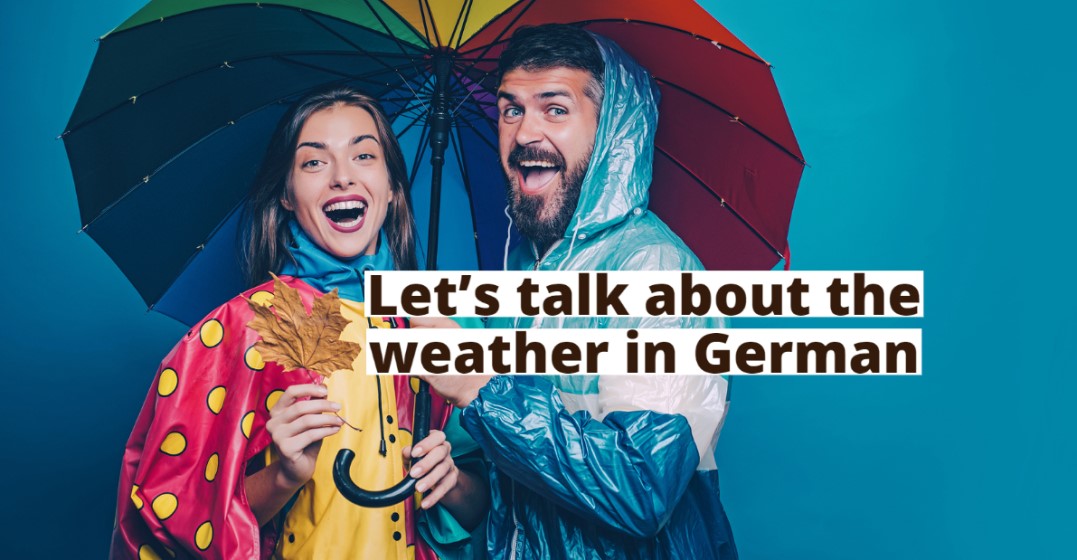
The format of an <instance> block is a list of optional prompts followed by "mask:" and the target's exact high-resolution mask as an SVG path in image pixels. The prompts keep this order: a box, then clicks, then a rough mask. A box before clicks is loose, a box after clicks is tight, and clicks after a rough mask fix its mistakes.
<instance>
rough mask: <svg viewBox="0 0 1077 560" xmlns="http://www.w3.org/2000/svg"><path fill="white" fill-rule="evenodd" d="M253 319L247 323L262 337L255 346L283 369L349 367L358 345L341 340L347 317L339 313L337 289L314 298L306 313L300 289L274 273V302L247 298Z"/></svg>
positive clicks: (324, 372) (316, 370) (329, 370)
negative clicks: (268, 305) (259, 301)
mask: <svg viewBox="0 0 1077 560" xmlns="http://www.w3.org/2000/svg"><path fill="white" fill-rule="evenodd" d="M247 303H248V304H249V305H250V306H251V309H253V310H254V319H252V320H251V321H250V322H249V323H247V326H248V327H250V328H252V329H254V330H255V331H256V332H257V333H258V334H259V335H260V336H261V337H262V340H260V341H258V342H256V343H255V345H254V348H255V349H256V350H258V352H259V353H260V354H261V355H262V359H263V360H265V361H267V362H276V363H278V364H280V366H281V367H283V368H284V370H285V371H292V370H296V369H305V370H307V371H312V372H314V373H318V374H320V375H323V376H325V377H329V376H330V375H331V374H332V373H333V372H335V371H338V370H342V369H351V367H352V361H354V360H355V357H356V356H358V355H359V351H360V346H359V344H356V343H354V342H347V341H344V340H340V333H341V332H342V331H343V330H344V328H345V327H347V326H348V320H347V319H345V318H344V316H343V315H341V314H340V296H338V295H337V291H336V289H334V290H333V291H331V292H329V293H328V294H325V295H324V296H321V297H317V296H315V298H314V305H313V306H312V307H311V312H310V314H309V315H308V314H307V310H306V308H304V307H303V300H301V299H300V298H299V291H298V290H296V289H295V288H292V287H290V286H288V285H287V284H285V283H284V282H281V280H280V278H277V277H276V276H274V277H273V305H272V307H265V306H263V305H260V304H258V303H257V302H255V301H252V300H250V299H248V300H247Z"/></svg>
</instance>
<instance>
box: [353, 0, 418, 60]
mask: <svg viewBox="0 0 1077 560" xmlns="http://www.w3.org/2000/svg"><path fill="white" fill-rule="evenodd" d="M364 2H366V6H367V8H370V12H371V13H373V14H374V18H375V19H377V20H378V23H380V24H381V26H382V28H383V29H385V34H386V35H388V36H389V37H391V38H392V39H393V42H394V43H396V46H397V48H399V49H400V52H402V53H405V54H407V50H406V49H405V48H404V44H403V42H401V41H400V39H399V38H398V37H397V36H396V35H394V34H393V33H392V32H391V31H390V30H389V26H388V25H387V24H386V23H385V20H383V19H381V16H380V15H378V12H377V10H375V9H374V7H373V6H371V5H370V0H364ZM427 44H429V41H427ZM411 69H412V70H414V71H415V73H416V74H419V73H421V72H420V71H419V68H418V67H417V66H416V65H415V61H414V60H412V65H411Z"/></svg>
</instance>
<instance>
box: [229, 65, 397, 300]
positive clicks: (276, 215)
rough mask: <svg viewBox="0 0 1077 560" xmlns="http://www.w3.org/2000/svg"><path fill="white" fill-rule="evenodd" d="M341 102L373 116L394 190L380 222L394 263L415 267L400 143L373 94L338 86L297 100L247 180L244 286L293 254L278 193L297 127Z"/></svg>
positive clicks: (287, 169) (284, 188)
mask: <svg viewBox="0 0 1077 560" xmlns="http://www.w3.org/2000/svg"><path fill="white" fill-rule="evenodd" d="M339 105H349V106H352V107H358V108H360V109H363V110H365V111H366V112H368V113H370V116H371V117H373V118H374V124H375V126H376V127H377V130H378V142H379V143H380V144H381V146H382V149H383V151H384V153H385V165H386V167H387V168H388V171H389V185H390V189H392V193H393V202H392V204H390V205H389V209H388V211H387V214H386V216H385V223H384V225H383V226H382V228H383V229H385V232H386V236H387V237H388V239H389V250H390V252H391V253H392V256H393V264H394V266H395V267H396V268H397V269H398V270H415V269H416V268H418V263H417V261H416V258H415V218H414V216H413V215H412V210H411V189H410V186H409V185H408V178H407V177H408V175H407V165H406V164H405V161H404V154H403V153H402V152H401V151H400V143H399V142H397V139H396V135H394V134H393V129H392V126H391V125H390V123H389V119H388V118H387V117H386V116H385V113H384V112H383V111H382V109H381V106H380V105H379V104H378V102H377V100H375V99H374V98H372V97H370V96H368V95H365V94H363V93H360V92H359V91H357V90H355V89H352V88H349V87H344V86H338V87H334V88H332V89H328V90H324V91H320V92H316V93H314V94H311V95H308V96H307V97H305V98H303V99H302V100H300V101H299V102H298V103H296V104H295V105H294V106H293V107H292V108H291V109H290V110H289V111H288V113H287V114H285V115H284V117H283V118H281V121H280V124H278V125H277V129H276V131H275V132H274V133H273V137H272V139H271V140H270V142H269V147H268V148H267V149H266V155H265V159H263V160H262V166H261V167H260V168H259V170H258V174H257V175H256V176H255V178H254V182H253V183H252V184H251V190H250V194H249V195H248V197H247V205H246V207H245V209H244V220H243V222H242V223H243V224H245V225H246V228H245V230H244V234H243V237H242V245H243V251H242V254H243V257H244V262H243V272H244V275H245V277H246V280H247V285H248V286H254V285H257V284H260V283H262V282H264V281H265V280H266V279H268V278H269V273H270V272H278V271H280V269H281V267H282V266H283V265H284V260H285V259H286V258H290V257H291V253H289V252H288V246H289V245H290V244H291V243H292V234H291V232H290V231H289V229H288V227H287V223H288V219H289V218H290V216H291V213H290V212H288V211H287V210H285V209H284V207H283V206H281V199H282V197H284V195H285V193H286V192H287V188H288V181H289V180H290V179H291V175H292V165H294V160H295V148H296V143H297V142H298V141H299V132H300V131H301V130H303V125H304V124H306V122H307V119H309V118H310V116H311V115H313V114H314V113H317V112H318V111H321V110H323V109H328V108H330V107H335V106H339Z"/></svg>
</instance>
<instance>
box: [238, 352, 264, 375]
mask: <svg viewBox="0 0 1077 560" xmlns="http://www.w3.org/2000/svg"><path fill="white" fill-rule="evenodd" d="M243 361H244V362H246V363H247V367H249V368H251V369H253V370H254V371H262V368H264V367H266V363H265V361H264V360H262V354H261V352H259V351H258V350H256V349H255V348H254V346H251V347H250V348H248V349H247V351H246V352H245V353H244V354H243Z"/></svg>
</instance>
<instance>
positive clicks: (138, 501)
mask: <svg viewBox="0 0 1077 560" xmlns="http://www.w3.org/2000/svg"><path fill="white" fill-rule="evenodd" d="M131 501H132V502H134V503H135V509H142V506H144V505H145V504H143V503H142V498H139V497H138V485H137V484H135V485H134V486H132V487H131Z"/></svg>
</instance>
